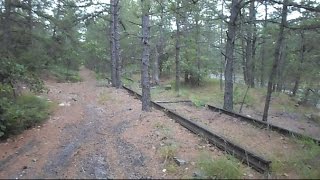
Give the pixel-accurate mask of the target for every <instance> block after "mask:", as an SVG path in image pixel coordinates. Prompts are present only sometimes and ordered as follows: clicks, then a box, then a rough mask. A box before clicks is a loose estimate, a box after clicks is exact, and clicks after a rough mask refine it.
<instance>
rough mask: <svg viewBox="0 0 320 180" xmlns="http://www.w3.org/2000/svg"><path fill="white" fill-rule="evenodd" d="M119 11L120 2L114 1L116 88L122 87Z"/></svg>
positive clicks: (118, 0)
mask: <svg viewBox="0 0 320 180" xmlns="http://www.w3.org/2000/svg"><path fill="white" fill-rule="evenodd" d="M119 11H120V0H114V21H113V23H114V42H115V61H116V85H115V86H116V88H120V87H121V65H122V63H121V56H120V32H119V22H120V19H119Z"/></svg>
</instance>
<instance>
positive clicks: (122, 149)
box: [0, 69, 263, 179]
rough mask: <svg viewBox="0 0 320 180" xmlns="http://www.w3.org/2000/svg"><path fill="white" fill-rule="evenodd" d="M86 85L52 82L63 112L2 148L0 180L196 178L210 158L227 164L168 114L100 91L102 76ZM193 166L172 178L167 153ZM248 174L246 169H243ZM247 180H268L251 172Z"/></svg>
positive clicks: (86, 76)
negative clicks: (146, 109)
mask: <svg viewBox="0 0 320 180" xmlns="http://www.w3.org/2000/svg"><path fill="white" fill-rule="evenodd" d="M80 75H81V77H82V78H83V82H79V83H56V82H54V81H52V80H48V81H46V86H47V87H48V88H49V90H50V91H49V92H48V94H43V95H42V96H43V97H44V98H48V99H49V100H51V101H53V103H55V104H56V105H57V107H56V110H55V112H54V113H53V114H52V115H51V116H50V118H49V119H48V120H47V121H46V122H45V123H43V124H42V125H40V126H37V127H35V128H33V129H29V130H26V131H25V132H24V133H22V134H20V135H18V136H16V137H12V138H9V139H8V140H7V141H6V142H2V143H0V178H19V179H20V178H32V179H34V178H134V179H136V178H192V177H193V176H194V174H197V172H198V168H197V163H196V162H197V159H198V158H199V155H200V154H202V153H203V152H207V153H209V154H210V157H212V158H213V159H215V158H219V157H223V156H226V155H225V154H224V153H223V152H222V151H220V150H218V149H216V148H215V147H213V146H211V145H209V144H207V143H206V142H205V141H204V140H203V139H201V138H200V137H198V136H196V135H194V134H192V133H190V132H189V131H187V130H186V129H185V128H183V127H182V126H180V125H179V124H177V123H175V122H174V121H173V120H172V119H170V118H168V117H167V116H166V115H165V114H164V113H163V112H161V111H158V110H153V111H152V112H150V113H143V112H142V111H141V103H140V101H139V100H138V99H135V98H134V97H132V96H129V94H128V93H127V92H126V91H125V90H122V89H114V88H111V87H98V86H97V82H96V80H95V76H94V73H92V72H91V71H89V70H87V69H81V71H80ZM168 146H174V147H176V150H175V154H174V156H176V157H178V158H180V159H183V160H185V161H186V162H187V163H186V164H185V165H181V166H178V165H176V166H174V167H175V169H171V171H169V169H168V168H167V167H168V164H169V163H172V162H169V160H166V159H165V158H164V153H163V151H162V149H163V148H164V147H168ZM241 166H243V165H241ZM243 168H244V171H245V172H244V174H243V178H262V177H263V175H261V174H259V173H257V172H255V171H253V170H252V169H251V168H249V167H246V166H243Z"/></svg>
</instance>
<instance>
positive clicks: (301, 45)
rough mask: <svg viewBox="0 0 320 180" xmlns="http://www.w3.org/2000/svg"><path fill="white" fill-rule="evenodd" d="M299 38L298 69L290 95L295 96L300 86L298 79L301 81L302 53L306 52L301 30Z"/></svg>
mask: <svg viewBox="0 0 320 180" xmlns="http://www.w3.org/2000/svg"><path fill="white" fill-rule="evenodd" d="M300 37H301V42H300V64H299V67H298V72H297V75H296V77H295V81H294V86H293V89H292V95H293V96H296V94H297V91H298V88H299V85H300V79H301V73H302V72H301V71H302V67H303V62H304V52H305V50H306V47H305V38H304V31H303V30H302V31H301V32H300Z"/></svg>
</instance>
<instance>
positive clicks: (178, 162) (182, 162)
mask: <svg viewBox="0 0 320 180" xmlns="http://www.w3.org/2000/svg"><path fill="white" fill-rule="evenodd" d="M173 159H174V161H175V162H176V164H177V165H178V166H182V165H185V164H187V162H186V161H185V160H183V159H179V158H177V157H174V158H173Z"/></svg>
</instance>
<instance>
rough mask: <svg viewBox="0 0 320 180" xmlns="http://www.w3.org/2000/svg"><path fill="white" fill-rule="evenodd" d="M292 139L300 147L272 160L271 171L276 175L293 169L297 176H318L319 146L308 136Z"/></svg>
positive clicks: (319, 175)
mask: <svg viewBox="0 0 320 180" xmlns="http://www.w3.org/2000/svg"><path fill="white" fill-rule="evenodd" d="M294 141H295V142H296V143H297V144H298V145H299V147H301V148H300V149H299V150H297V151H296V152H295V153H293V154H290V155H288V156H286V157H283V156H282V157H281V158H280V159H281V160H279V158H277V159H275V158H274V160H273V161H272V171H273V172H275V173H276V175H281V174H283V173H286V172H290V171H294V172H295V173H296V174H297V175H298V176H299V178H303V179H319V178H320V166H319V163H320V146H319V145H317V144H316V143H315V142H313V141H312V140H310V139H308V138H296V139H294Z"/></svg>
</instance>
